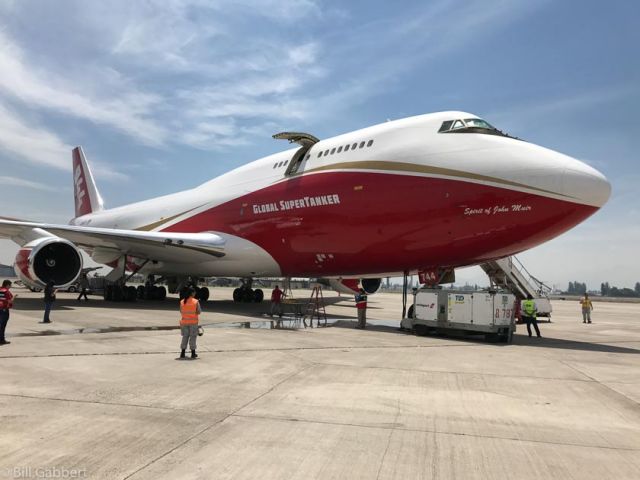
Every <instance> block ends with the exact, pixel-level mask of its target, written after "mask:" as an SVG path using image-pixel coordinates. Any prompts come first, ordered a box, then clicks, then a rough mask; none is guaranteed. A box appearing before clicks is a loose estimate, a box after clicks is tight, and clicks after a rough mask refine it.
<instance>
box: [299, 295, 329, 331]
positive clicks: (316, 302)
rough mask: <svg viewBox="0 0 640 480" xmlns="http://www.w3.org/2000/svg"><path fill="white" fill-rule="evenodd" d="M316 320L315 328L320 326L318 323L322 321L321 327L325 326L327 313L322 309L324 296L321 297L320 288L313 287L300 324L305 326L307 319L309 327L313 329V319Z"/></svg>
mask: <svg viewBox="0 0 640 480" xmlns="http://www.w3.org/2000/svg"><path fill="white" fill-rule="evenodd" d="M314 318H316V319H317V320H318V323H317V326H318V327H319V326H320V321H321V320H324V323H323V326H324V327H326V326H327V311H326V310H325V308H324V296H323V295H322V287H321V286H315V287H313V291H312V292H311V297H310V298H309V303H307V308H306V309H305V312H304V315H303V317H302V323H303V324H304V326H305V327H306V326H307V319H309V326H310V327H311V328H313V319H314Z"/></svg>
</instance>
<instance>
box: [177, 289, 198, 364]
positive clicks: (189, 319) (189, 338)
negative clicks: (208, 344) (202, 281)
mask: <svg viewBox="0 0 640 480" xmlns="http://www.w3.org/2000/svg"><path fill="white" fill-rule="evenodd" d="M195 294H196V292H195V290H194V289H193V288H189V290H188V291H187V293H186V295H185V297H184V298H183V299H182V300H180V315H181V318H180V332H181V333H182V343H181V345H180V350H181V352H180V358H186V355H185V352H186V350H187V342H189V347H190V348H191V358H198V355H197V354H196V338H197V336H198V315H200V314H201V313H202V309H201V308H200V302H198V300H196V299H195Z"/></svg>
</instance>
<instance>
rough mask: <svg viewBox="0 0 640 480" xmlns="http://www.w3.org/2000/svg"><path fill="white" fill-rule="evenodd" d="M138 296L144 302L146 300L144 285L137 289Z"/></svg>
mask: <svg viewBox="0 0 640 480" xmlns="http://www.w3.org/2000/svg"><path fill="white" fill-rule="evenodd" d="M136 294H137V296H138V298H139V299H140V300H142V299H143V298H144V286H143V285H138V288H137V289H136Z"/></svg>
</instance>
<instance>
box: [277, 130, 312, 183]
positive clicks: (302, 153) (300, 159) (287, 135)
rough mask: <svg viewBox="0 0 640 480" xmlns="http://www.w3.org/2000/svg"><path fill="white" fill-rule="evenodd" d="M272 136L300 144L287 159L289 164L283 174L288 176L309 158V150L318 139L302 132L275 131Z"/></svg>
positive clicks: (298, 169)
mask: <svg viewBox="0 0 640 480" xmlns="http://www.w3.org/2000/svg"><path fill="white" fill-rule="evenodd" d="M273 138H275V139H276V140H288V141H289V143H297V144H299V145H301V147H300V148H299V149H298V150H296V152H295V153H294V154H293V157H291V160H290V161H289V166H288V167H287V170H286V171H285V173H284V175H285V176H286V177H289V176H291V175H295V174H296V173H299V172H301V171H302V165H303V164H304V162H305V160H308V159H309V153H308V152H309V150H310V149H311V147H313V146H314V145H315V144H316V143H318V142H319V140H318V139H317V138H316V137H314V136H313V135H311V134H309V133H302V132H281V133H276V134H275V135H274V136H273Z"/></svg>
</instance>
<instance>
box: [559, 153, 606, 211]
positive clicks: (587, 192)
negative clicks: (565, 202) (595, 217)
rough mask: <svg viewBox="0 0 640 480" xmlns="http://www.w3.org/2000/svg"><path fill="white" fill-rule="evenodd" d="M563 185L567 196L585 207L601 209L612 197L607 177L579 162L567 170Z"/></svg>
mask: <svg viewBox="0 0 640 480" xmlns="http://www.w3.org/2000/svg"><path fill="white" fill-rule="evenodd" d="M562 184H563V190H564V193H565V195H568V196H569V197H572V198H574V199H576V200H577V201H579V202H580V203H583V204H585V205H591V206H594V207H598V208H600V207H602V206H603V205H604V204H605V203H607V200H609V197H610V196H611V184H610V183H609V181H608V180H607V179H606V177H605V176H604V175H603V174H602V173H600V172H599V171H598V170H596V169H595V168H592V167H590V166H589V165H587V164H585V163H582V162H580V161H578V160H575V161H574V162H571V164H569V165H568V166H567V167H566V168H565V171H564V173H563V176H562Z"/></svg>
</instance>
